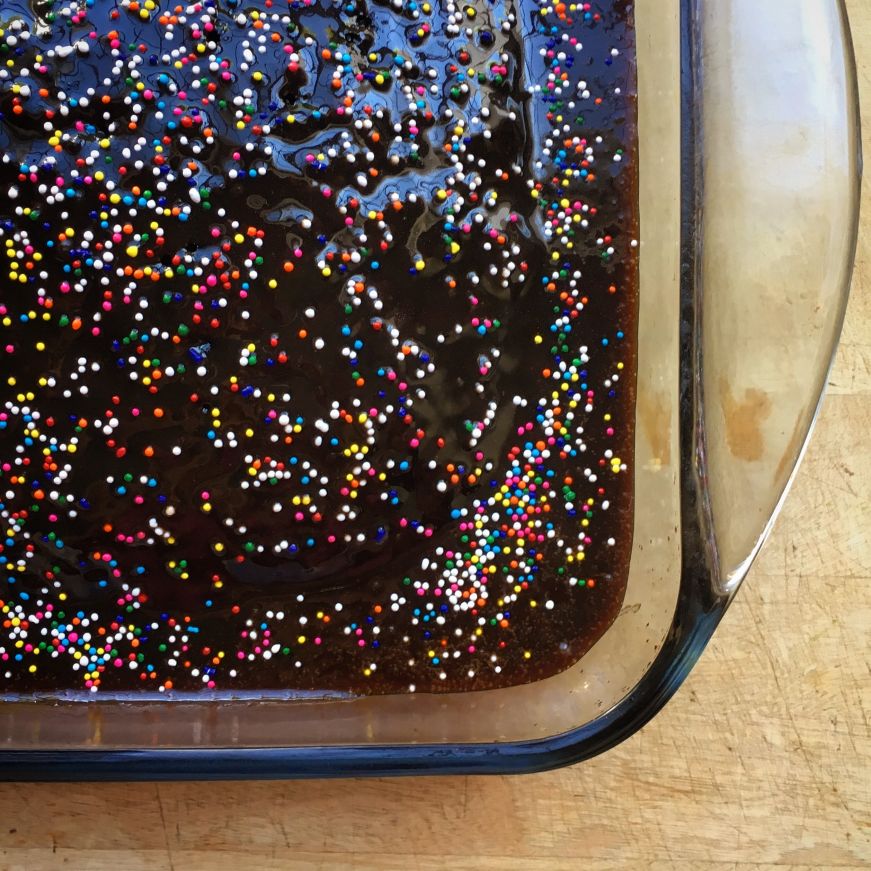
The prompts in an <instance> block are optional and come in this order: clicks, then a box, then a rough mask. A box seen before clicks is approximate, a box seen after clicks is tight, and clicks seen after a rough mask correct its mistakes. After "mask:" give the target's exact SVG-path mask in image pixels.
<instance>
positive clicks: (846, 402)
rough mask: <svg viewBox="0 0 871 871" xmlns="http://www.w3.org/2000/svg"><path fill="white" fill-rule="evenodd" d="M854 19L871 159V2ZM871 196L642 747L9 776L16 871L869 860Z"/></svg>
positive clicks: (6, 865)
mask: <svg viewBox="0 0 871 871" xmlns="http://www.w3.org/2000/svg"><path fill="white" fill-rule="evenodd" d="M783 2H786V0H783ZM848 6H849V7H850V14H851V20H852V25H853V33H854V38H855V42H856V51H857V54H858V58H859V68H860V73H859V74H860V80H861V86H862V90H863V99H864V105H865V107H866V116H868V117H869V123H867V124H866V135H865V142H866V154H868V155H871V2H869V0H849V2H848ZM869 183H871V179H869V178H867V177H866V182H865V198H864V201H865V212H864V217H863V223H862V236H861V239H860V244H859V256H858V264H857V272H856V277H855V280H854V286H853V296H852V301H851V304H850V311H849V315H848V318H847V324H846V328H845V331H844V338H843V342H842V345H841V350H840V354H839V357H838V362H837V365H836V367H835V370H834V372H833V373H832V376H831V381H830V387H829V394H828V398H827V400H826V404H825V410H824V412H823V415H822V419H821V420H820V422H819V425H818V427H817V431H816V435H815V437H814V441H813V443H812V445H811V448H810V451H809V453H808V456H807V459H806V460H805V463H804V466H803V467H802V469H801V472H800V473H799V476H798V480H797V482H796V485H795V488H794V489H793V491H792V494H791V495H790V497H789V500H788V502H787V505H786V508H785V510H784V512H783V515H782V516H781V518H780V520H779V521H778V523H777V527H776V529H775V532H774V534H773V536H772V537H771V540H770V541H769V542H768V544H767V545H766V547H765V550H764V552H763V554H762V556H761V557H760V559H759V561H758V563H757V564H756V566H755V567H754V569H753V572H752V574H751V576H750V578H749V579H748V580H747V582H746V583H745V584H744V587H743V588H742V590H741V592H740V594H739V596H738V599H737V601H736V602H735V604H734V606H733V607H732V609H731V610H730V611H729V613H728V615H727V616H726V618H725V620H724V622H723V625H722V626H721V628H720V630H719V631H718V633H717V635H716V637H715V639H714V641H713V643H712V644H711V646H710V647H709V648H708V650H707V651H706V652H705V654H704V656H703V657H702V660H701V662H700V663H699V665H698V666H697V668H696V669H695V671H694V672H693V674H692V675H691V677H690V678H689V680H688V681H687V683H686V684H685V685H684V687H683V688H682V689H681V690H680V692H679V693H678V695H677V696H676V698H675V699H674V700H673V701H672V702H671V703H670V704H669V705H668V707H667V708H666V709H665V711H663V713H662V714H660V715H659V716H658V717H657V718H656V719H655V720H654V721H653V722H652V723H651V724H650V725H648V726H647V727H646V728H645V729H643V730H642V731H641V732H640V733H639V734H637V735H635V736H634V737H633V738H632V739H630V740H629V741H627V742H626V743H625V744H623V745H622V746H621V747H619V748H617V749H616V750H614V751H612V752H610V753H608V754H606V755H605V756H603V757H600V758H598V759H595V760H593V761H592V762H588V763H586V764H584V765H580V766H577V767H575V768H571V769H567V770H562V771H556V772H552V773H549V774H543V775H535V776H531V777H521V778H445V779H435V778H425V779H410V780H393V781H390V780H376V781H371V780H370V781H363V780H361V781H332V782H314V783H311V782H310V783H266V784H263V783H231V784H221V783H218V784H200V783H187V784H162V785H160V786H157V785H154V784H131V785H125V784H110V785H98V784H91V785H88V784H68V785H48V784H43V785H32V786H3V785H0V869H2V871H19V869H28V871H42V869H54V868H58V867H61V866H65V867H68V868H71V869H101V868H107V869H109V868H111V869H116V871H132V869H149V871H158V869H178V871H182V869H184V871H187V869H196V868H205V869H210V871H224V869H226V871H231V869H232V871H237V869H240V868H243V869H246V868H247V869H251V871H260V869H274V871H285V869H288V868H310V869H347V868H378V869H442V868H450V869H463V868H485V869H498V871H509V869H518V871H536V869H541V871H559V869H567V871H568V869H571V871H579V869H585V868H601V869H609V868H626V867H629V868H651V869H666V868H686V869H693V871H703V869H716V871H737V869H748V871H749V869H771V871H773V869H775V868H776V869H778V871H786V869H807V868H844V869H847V868H851V869H859V868H869V867H871V725H869V723H871V674H869V659H871V657H869V653H871V532H869V530H871V447H869V446H871V184H869Z"/></svg>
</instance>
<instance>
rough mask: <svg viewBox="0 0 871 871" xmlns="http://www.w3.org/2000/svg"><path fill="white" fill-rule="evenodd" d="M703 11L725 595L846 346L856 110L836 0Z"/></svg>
mask: <svg viewBox="0 0 871 871" xmlns="http://www.w3.org/2000/svg"><path fill="white" fill-rule="evenodd" d="M693 5H694V7H695V8H694V12H693V14H694V15H695V16H696V20H695V26H696V27H697V28H698V32H697V38H698V39H699V41H698V42H697V43H696V45H697V46H698V45H700V46H701V52H702V55H701V57H700V58H697V60H701V63H695V64H693V66H694V68H695V70H701V69H704V71H705V72H704V75H702V74H700V73H698V72H697V73H695V75H696V77H697V78H696V81H695V94H696V99H700V100H701V106H700V108H701V111H700V113H699V115H698V117H699V118H700V122H699V123H700V127H699V129H698V130H697V131H696V143H697V146H696V147H697V149H698V150H697V153H696V155H695V160H694V161H693V162H694V165H695V172H696V178H695V179H694V181H695V184H694V185H692V186H691V187H695V199H696V202H695V203H694V204H693V206H694V208H693V209H692V213H693V215H694V216H695V221H696V226H695V240H694V243H693V245H692V249H691V253H690V258H691V259H692V260H694V263H693V264H692V275H693V277H694V282H691V283H693V284H694V288H693V290H692V292H693V293H694V294H695V302H696V306H695V312H696V314H695V318H696V320H695V341H696V361H697V368H696V381H695V384H694V385H693V386H694V391H695V397H694V400H695V404H694V407H695V414H696V420H695V421H694V426H693V428H692V431H693V437H694V438H696V439H697V444H696V450H695V452H694V456H695V464H696V468H695V470H694V474H695V477H696V485H697V491H698V493H699V498H698V499H697V500H696V501H697V505H698V506H699V507H700V510H701V512H702V514H703V515H705V516H703V517H701V519H700V526H701V528H702V529H703V530H704V531H705V537H706V539H707V542H708V546H709V560H710V565H709V570H710V575H711V577H712V578H713V584H714V589H713V590H712V592H713V593H715V594H717V595H719V596H725V597H729V596H731V594H732V593H734V591H735V589H736V588H737V586H738V585H739V584H740V582H741V580H742V579H743V577H744V575H745V574H746V571H747V569H748V568H749V565H750V563H751V562H752V560H753V558H754V557H755V555H756V553H757V552H758V550H759V547H760V546H761V544H762V542H763V541H764V539H765V536H766V535H767V533H768V531H769V530H770V528H771V525H772V524H773V522H774V519H775V517H776V515H777V513H778V510H779V507H780V505H781V504H782V502H783V499H784V496H785V494H786V491H787V489H788V487H789V484H790V483H791V481H792V478H793V476H794V474H795V471H796V469H797V467H798V463H799V461H800V459H801V457H802V454H803V452H804V449H805V446H806V444H807V439H808V436H809V433H810V430H811V427H812V425H813V422H814V420H815V417H816V413H817V411H818V408H819V404H820V400H821V396H822V392H823V389H824V387H825V383H826V378H827V375H828V372H829V368H830V364H831V361H832V358H833V355H834V351H835V349H836V346H837V341H838V336H839V334H840V330H841V325H842V322H843V317H844V311H845V308H846V302H847V296H848V292H849V284H850V276H851V273H852V268H853V261H854V257H855V252H856V240H857V234H858V217H859V191H860V177H861V167H862V159H861V140H860V135H859V108H858V107H859V103H858V89H857V83H856V74H855V62H854V57H853V49H852V43H851V40H850V33H849V26H848V23H847V17H846V10H845V8H844V4H843V2H842V0H802V2H799V3H782V2H780V0H761V2H760V0H718V2H716V3H704V2H695V3H694V4H693ZM709 107H710V111H707V110H708V108H709ZM691 233H692V230H691V231H690V234H691Z"/></svg>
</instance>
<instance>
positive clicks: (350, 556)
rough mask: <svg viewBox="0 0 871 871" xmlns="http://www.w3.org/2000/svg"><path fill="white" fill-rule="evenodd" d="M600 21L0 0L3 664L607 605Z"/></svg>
mask: <svg viewBox="0 0 871 871" xmlns="http://www.w3.org/2000/svg"><path fill="white" fill-rule="evenodd" d="M631 17H632V4H631V3H629V2H623V0H602V2H590V3H563V2H558V3H555V2H549V0H529V2H528V3H527V2H516V3H511V2H506V0H495V2H484V0H468V2H464V0H460V2H454V0H389V2H382V0H289V2H288V0H201V2H193V3H177V2H174V0H117V2H116V0H36V2H25V0H7V2H4V3H3V4H2V6H0V155H2V156H0V360H2V365H0V691H4V692H6V691H9V692H20V693H31V692H58V691H75V690H87V691H91V692H96V691H98V690H103V691H105V692H108V693H112V692H121V693H123V692H126V691H130V690H150V691H154V692H161V693H166V692H169V691H173V690H176V691H178V690H184V691H190V690H216V691H218V692H222V691H228V692H237V691H244V690H263V689H336V690H350V691H356V692H386V691H403V690H405V691H415V690H418V691H435V690H444V689H477V688H487V687H495V686H501V685H507V684H514V683H519V682H523V681H527V680H533V679H537V678H540V677H543V676H545V675H547V674H552V673H554V672H556V671H559V670H561V669H562V668H565V667H567V666H568V665H569V664H570V663H571V662H572V661H574V660H575V659H577V657H578V656H580V655H581V654H582V653H583V652H584V651H585V650H586V649H587V648H588V647H589V646H590V645H591V644H592V643H593V642H594V641H595V640H596V639H597V638H598V637H599V636H600V635H601V634H602V632H603V631H604V630H605V629H606V628H607V626H608V625H609V623H610V622H611V620H613V618H614V617H615V616H616V613H617V610H618V609H619V606H620V604H621V601H622V595H623V591H624V588H625V574H626V567H627V563H628V553H629V545H630V540H631V516H632V496H631V474H630V471H631V462H630V461H631V444H632V403H633V399H634V396H633V386H632V382H633V379H634V351H633V338H634V334H633V331H634V328H635V321H634V316H635V257H636V251H635V248H636V246H637V243H636V242H635V241H634V239H633V234H634V231H635V219H634V216H633V209H634V206H635V177H634V172H635V170H634V166H633V164H634V124H633V109H632V107H633V103H632V97H631V94H632V88H633V70H632V60H631V55H632V31H631Z"/></svg>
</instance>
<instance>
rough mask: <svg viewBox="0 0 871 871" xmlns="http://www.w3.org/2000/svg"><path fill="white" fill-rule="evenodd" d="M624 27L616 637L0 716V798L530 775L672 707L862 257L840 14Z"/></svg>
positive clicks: (776, 491) (757, 530)
mask: <svg viewBox="0 0 871 871" xmlns="http://www.w3.org/2000/svg"><path fill="white" fill-rule="evenodd" d="M0 7H2V0H0ZM635 14H636V29H637V46H638V47H637V51H638V57H637V67H638V82H639V84H638V109H639V149H640V161H639V177H640V197H641V202H640V228H641V232H640V237H641V254H640V320H639V347H638V353H639V366H638V386H637V397H638V399H637V427H636V445H635V452H636V478H635V494H636V496H635V504H636V509H635V512H636V514H635V529H634V545H633V551H632V557H631V565H630V575H629V582H628V588H627V593H626V597H625V601H624V605H623V608H622V610H621V612H620V614H619V616H618V617H617V619H616V621H615V622H614V623H613V625H612V626H611V627H610V629H609V630H608V631H607V632H606V634H605V635H604V636H603V637H602V638H601V639H600V640H599V641H598V643H596V644H595V646H594V647H593V648H592V649H591V650H590V651H589V652H588V653H587V654H586V655H585V656H584V657H583V658H582V659H581V660H580V661H579V662H578V663H577V664H576V665H574V666H573V667H571V668H569V669H568V670H566V671H564V672H562V673H561V674H558V675H556V676H554V677H551V678H547V679H545V680H540V681H538V682H535V683H532V684H527V685H522V686H515V687H510V688H506V689H497V690H489V691H483V692H467V693H447V694H415V695H385V696H365V697H364V696H361V697H342V698H338V697H332V698H331V697H312V696H311V695H307V696H305V697H293V698H290V697H278V696H275V695H273V696H260V697H257V698H254V697H247V698H243V697H239V698H220V697H217V696H210V695H207V694H203V695H201V696H197V695H190V696H186V697H182V698H178V697H176V698H174V699H173V700H171V701H170V700H165V701H154V700H147V701H146V700H142V701H136V700H132V699H131V700H129V701H112V700H102V699H99V698H94V697H91V698H89V699H88V700H87V701H79V700H66V699H56V700H45V699H40V700H28V699H21V698H15V699H12V698H9V697H7V698H6V700H3V699H2V697H0V779H7V780H11V779H26V780H37V779H65V778H67V779H137V778H141V779H166V778H214V777H225V778H228V777H240V778H264V777H313V776H319V777H320V776H347V775H386V774H410V773H429V774H432V773H505V772H529V771H536V770H542V769H547V768H552V767H556V766H559V765H565V764H570V763H573V762H577V761H579V760H583V759H585V758H588V757H590V756H592V755H594V754H596V753H599V752H602V751H603V750H606V749H608V748H609V747H611V746H613V745H615V744H616V743H618V742H619V741H621V740H623V739H624V738H626V737H627V736H629V735H630V734H632V733H633V732H634V731H635V730H637V729H638V728H640V727H641V726H642V725H643V724H644V723H645V722H647V721H648V720H649V719H650V718H651V717H652V716H653V715H654V714H655V713H656V712H657V711H658V710H659V709H660V708H661V707H662V705H663V704H665V702H666V701H667V700H668V698H669V697H670V696H671V695H672V693H674V692H675V690H676V689H677V688H678V686H679V685H680V683H681V682H682V680H683V679H684V678H685V677H686V675H687V673H688V672H689V670H690V669H691V667H692V666H693V664H694V662H695V661H696V660H697V658H698V657H699V655H700V654H701V651H702V650H703V648H704V646H705V644H706V642H707V641H708V639H709V638H710V636H711V634H712V633H713V631H714V629H715V627H716V626H717V624H718V622H719V620H720V618H721V617H722V615H723V613H724V612H725V610H726V608H727V607H728V605H729V603H730V601H731V599H732V598H733V596H734V595H735V593H736V591H737V589H738V587H739V585H740V583H741V581H742V579H743V578H744V576H745V575H746V573H747V570H748V568H749V566H750V564H751V562H752V560H753V558H754V556H755V554H756V553H757V551H758V549H759V547H760V546H761V544H762V542H763V540H764V538H765V536H766V534H767V532H768V530H769V529H770V527H771V524H772V522H773V519H774V517H775V516H776V514H777V511H778V508H779V506H780V504H781V503H782V501H783V498H784V496H785V493H786V491H787V489H788V486H789V484H790V481H791V480H792V477H793V475H794V473H795V470H796V467H797V464H798V462H799V460H800V458H801V456H802V453H803V451H804V448H805V446H806V443H807V438H808V435H809V432H810V429H811V426H812V424H813V421H814V418H815V415H816V413H817V409H818V406H819V402H820V397H821V394H822V391H823V387H824V385H825V381H826V375H827V372H828V369H829V364H830V361H831V359H832V355H833V352H834V349H835V346H836V342H837V338H838V335H839V332H840V328H841V324H842V320H843V315H844V310H845V305H846V299H847V293H848V287H849V280H850V274H851V270H852V264H853V257H854V253H855V245H856V237H857V231H858V209H859V176H860V171H861V156H860V141H859V113H858V97H857V86H856V79H855V69H854V60H853V56H852V48H851V43H850V37H849V31H848V25H847V19H846V13H845V9H844V6H843V4H842V3H841V2H839V0H803V2H801V3H797V4H786V3H782V2H779V0H762V2H760V0H718V2H716V3H705V2H701V0H683V2H681V0H656V2H652V0H639V2H638V3H637V4H636V8H635Z"/></svg>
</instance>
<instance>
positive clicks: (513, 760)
mask: <svg viewBox="0 0 871 871" xmlns="http://www.w3.org/2000/svg"><path fill="white" fill-rule="evenodd" d="M702 2H703V0H680V3H679V7H680V10H679V11H680V19H681V27H680V30H681V33H680V44H681V49H680V50H681V58H680V79H681V89H680V90H681V95H680V102H681V107H680V115H681V119H680V128H681V129H680V140H681V193H680V207H681V216H680V330H681V338H680V352H679V353H680V384H679V424H678V430H679V441H680V444H681V445H686V446H687V449H685V450H684V449H682V450H681V466H680V482H679V490H680V520H681V564H680V579H679V589H678V597H677V604H676V607H675V612H674V616H673V618H672V621H671V625H670V627H669V630H668V632H667V635H666V637H665V639H664V641H663V644H662V646H661V648H660V650H659V652H658V654H657V656H656V657H655V659H654V661H653V662H652V663H651V665H650V667H649V668H648V670H647V671H646V672H645V674H644V675H643V676H642V677H641V679H640V680H639V682H638V683H637V684H636V685H635V687H634V688H633V689H632V690H630V691H629V693H627V695H626V696H625V697H624V698H623V699H621V700H620V701H619V702H618V703H617V704H616V705H614V706H613V707H612V708H611V709H610V710H608V711H607V712H605V713H604V714H602V715H601V716H599V717H597V718H595V719H594V720H592V721H590V722H588V723H585V724H584V725H582V726H579V727H577V728H575V729H572V730H569V731H567V732H563V733H561V734H558V735H554V736H551V737H547V738H539V739H534V740H528V741H513V742H501V743H497V742H482V743H448V744H431V743H430V744H393V745H389V744H381V745H371V746H367V745H347V746H305V747H293V746H286V747H223V748H222V747H214V748H149V749H111V750H98V749H93V750H79V749H64V750H2V751H0V781H15V780H17V781H39V780H43V781H45V780H47V781H62V780H82V779H86V780H92V781H106V780H180V779H189V780H193V779H203V780H214V779H276V778H325V777H336V778H337V777H352V776H393V775H411V774H427V775H433V774H439V775H443V774H455V775H456V774H522V773H533V772H539V771H546V770H550V769H553V768H559V767H562V766H565V765H572V764H575V763H577V762H581V761H584V760H586V759H589V758H591V757H593V756H596V755H598V754H599V753H603V752H605V751H606V750H609V749H611V748H612V747H614V746H616V745H617V744H619V743H621V742H622V741H624V740H625V739H627V738H628V737H629V736H631V735H632V734H634V733H635V732H636V731H638V730H639V729H640V728H641V727H642V726H644V725H645V724H646V723H647V722H648V721H649V720H650V719H652V718H653V717H654V716H655V715H656V714H657V713H658V712H659V711H660V710H661V709H662V707H663V706H664V705H665V704H666V702H668V700H669V699H670V698H671V697H672V695H674V693H675V692H676V691H677V689H678V688H679V687H680V685H681V684H682V683H683V681H684V679H685V678H686V677H687V675H688V674H689V672H690V671H691V669H692V668H693V666H694V665H695V663H696V661H697V660H698V658H699V657H700V655H701V653H702V651H703V650H704V648H705V647H706V645H707V643H708V641H709V640H710V638H711V636H712V635H713V633H714V630H715V629H716V627H717V625H718V624H719V622H720V620H721V619H722V617H723V615H724V614H725V612H726V610H727V608H728V607H729V604H730V603H731V601H732V599H733V598H734V595H735V593H736V591H737V589H738V588H739V587H740V585H741V582H742V581H743V579H744V578H745V577H746V575H747V572H748V571H749V569H750V567H751V565H752V563H753V559H754V558H755V556H756V554H757V553H758V551H759V549H760V547H761V546H762V544H763V543H764V541H765V539H766V538H767V536H768V534H769V532H770V530H771V528H772V526H773V523H774V521H775V520H776V518H777V516H778V515H779V513H780V510H781V508H782V506H783V504H784V501H785V498H786V495H787V494H788V492H789V489H790V487H791V485H792V482H793V480H794V478H795V475H796V472H797V470H798V467H799V466H800V464H801V460H802V458H803V456H804V454H805V452H806V449H807V446H808V443H809V441H810V438H811V436H812V434H813V430H814V427H815V424H816V421H817V419H818V417H819V413H820V409H821V406H822V401H823V395H824V390H821V391H820V395H819V396H818V397H817V398H816V404H815V409H814V413H813V415H812V418H811V421H810V425H809V427H808V430H807V433H806V435H805V437H804V440H803V441H802V444H801V447H800V449H799V451H798V456H797V460H796V463H795V465H794V467H793V470H792V473H791V474H790V476H789V479H788V481H787V483H786V486H785V487H784V489H783V492H782V493H781V495H780V497H779V499H778V500H777V503H776V505H775V507H774V510H773V511H772V513H771V516H770V518H769V519H768V521H767V523H766V524H765V526H764V528H763V530H762V531H761V533H760V535H759V536H758V539H757V541H756V542H755V545H754V547H753V549H752V552H751V554H750V555H749V557H748V558H747V559H746V560H745V561H744V562H743V563H742V565H741V567H740V570H739V572H738V574H737V576H736V577H734V578H733V580H732V582H731V583H730V584H729V587H728V589H726V590H724V589H723V588H722V587H721V586H719V585H718V584H717V583H716V582H715V581H716V579H717V559H716V556H717V555H716V545H715V542H714V539H713V534H712V532H711V530H712V528H713V527H712V523H711V518H710V512H709V507H708V506H707V505H706V502H705V498H704V488H703V486H702V484H701V481H702V478H703V475H704V465H703V463H699V462H698V459H699V458H700V457H703V456H704V443H703V438H704V436H703V432H704V430H703V427H701V426H700V420H701V409H702V397H701V381H700V377H699V373H700V363H701V356H700V355H701V329H700V311H701V288H700V282H699V280H698V265H699V251H700V248H701V239H700V234H699V233H698V232H697V225H698V224H697V220H696V216H697V214H698V209H699V205H700V203H701V197H702V187H703V183H702V178H701V160H700V156H699V149H698V142H699V136H698V134H699V133H700V129H701V128H700V125H701V124H702V123H703V122H702V119H700V117H699V113H698V111H697V110H696V109H695V107H696V106H698V105H699V102H698V101H697V97H698V95H699V92H700V91H699V88H700V81H701V76H702V66H701V61H700V57H699V55H700V53H699V51H698V46H699V35H700V31H699V20H700V8H701V4H702ZM834 2H835V3H836V5H837V7H838V10H839V13H840V16H841V21H842V27H843V38H844V46H843V48H844V52H845V56H846V79H847V90H848V94H847V99H848V100H849V101H851V102H852V108H853V110H854V112H855V118H856V119H857V124H856V130H855V133H856V137H857V142H856V143H855V147H856V154H857V158H858V162H857V167H858V170H859V172H858V177H857V178H856V179H855V180H854V184H856V185H858V184H859V181H860V178H861V168H862V157H861V138H860V130H859V128H860V125H859V123H858V119H859V99H858V83H857V76H856V65H855V55H854V50H853V44H852V39H851V35H850V28H849V21H848V18H847V13H846V3H845V0H834ZM851 223H852V226H851V253H850V262H851V263H852V262H853V260H854V259H855V252H856V246H857V244H858V228H859V210H858V208H856V209H855V210H854V213H853V214H852V215H851ZM847 275H848V278H847V283H846V285H845V286H844V287H841V288H838V289H837V294H838V295H837V298H836V303H835V304H836V305H837V306H839V311H838V312H837V313H836V319H835V320H836V331H835V335H836V336H838V335H840V332H841V326H842V324H843V319H844V316H845V313H846V303H847V299H848V296H849V275H850V272H849V271H848V273H847ZM837 344H838V343H837V341H835V342H833V344H832V347H831V349H830V354H829V358H828V361H827V367H826V372H827V373H828V371H829V370H830V369H831V366H832V363H833V361H834V357H835V352H836V351H837ZM825 383H826V379H823V381H822V384H823V385H825Z"/></svg>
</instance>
